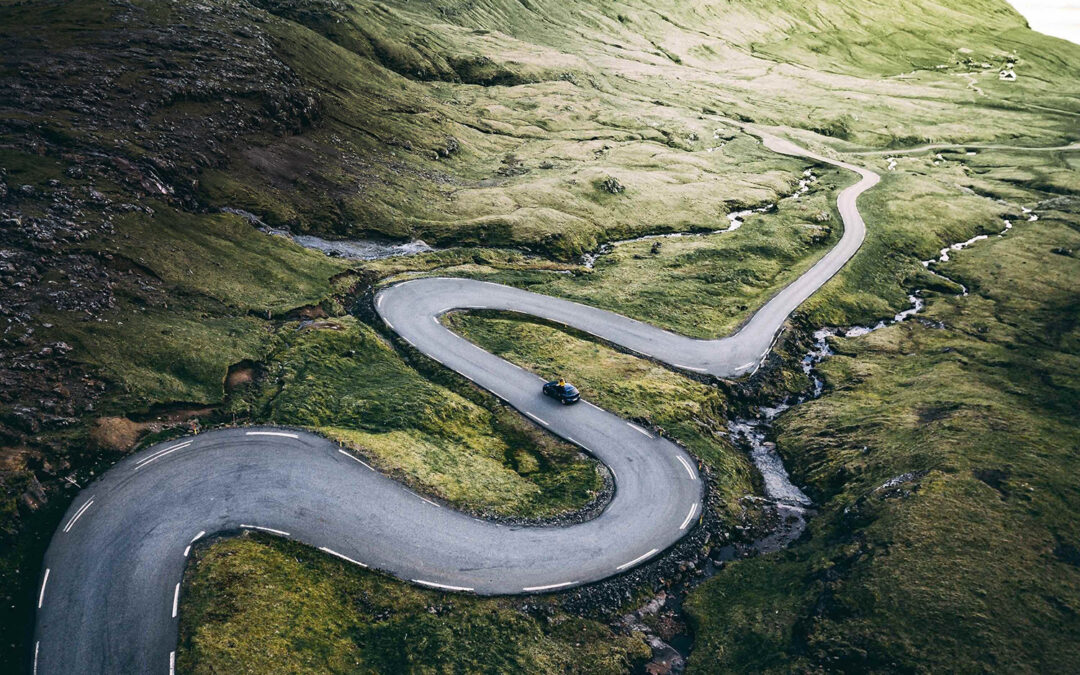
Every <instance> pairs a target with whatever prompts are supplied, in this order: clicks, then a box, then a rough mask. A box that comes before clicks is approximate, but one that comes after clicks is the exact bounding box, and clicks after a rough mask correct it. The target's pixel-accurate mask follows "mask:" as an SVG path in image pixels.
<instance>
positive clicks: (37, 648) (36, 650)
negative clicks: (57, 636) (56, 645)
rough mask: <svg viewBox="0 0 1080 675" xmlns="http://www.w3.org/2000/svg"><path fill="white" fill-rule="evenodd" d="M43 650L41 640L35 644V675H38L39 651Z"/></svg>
mask: <svg viewBox="0 0 1080 675" xmlns="http://www.w3.org/2000/svg"><path fill="white" fill-rule="evenodd" d="M40 650H41V640H38V641H37V642H35V643H34V675H37V660H38V651H40Z"/></svg>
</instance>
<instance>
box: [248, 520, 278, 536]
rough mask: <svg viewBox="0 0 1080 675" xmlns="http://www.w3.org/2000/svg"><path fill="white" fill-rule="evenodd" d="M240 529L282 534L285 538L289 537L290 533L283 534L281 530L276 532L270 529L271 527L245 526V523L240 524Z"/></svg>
mask: <svg viewBox="0 0 1080 675" xmlns="http://www.w3.org/2000/svg"><path fill="white" fill-rule="evenodd" d="M240 527H243V528H245V529H248V530H262V531H263V532H270V533H272V534H280V535H281V536H283V537H287V536H289V533H288V532H282V531H281V530H275V529H273V528H270V527H260V526H258V525H245V524H243V523H240Z"/></svg>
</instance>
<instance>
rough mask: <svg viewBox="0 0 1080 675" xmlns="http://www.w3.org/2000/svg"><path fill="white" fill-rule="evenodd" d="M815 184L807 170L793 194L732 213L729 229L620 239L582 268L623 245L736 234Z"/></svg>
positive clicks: (585, 258) (587, 259)
mask: <svg viewBox="0 0 1080 675" xmlns="http://www.w3.org/2000/svg"><path fill="white" fill-rule="evenodd" d="M815 182H817V177H816V176H815V175H814V171H813V169H807V170H806V171H803V174H802V178H800V179H799V182H798V185H797V187H796V188H795V191H794V192H792V193H791V194H789V195H786V196H784V197H781V198H780V199H779V200H777V201H776V202H775V203H769V204H765V205H763V206H759V207H757V208H753V209H743V210H740V211H731V212H730V213H728V214H727V216H726V218H727V221H728V226H727V227H724V228H721V229H719V230H706V231H703V232H664V233H661V234H646V235H642V236H640V237H632V238H630V239H619V240H617V241H611V242H607V243H605V244H601V245H600V247H599V248H598V249H596V250H595V251H593V252H592V253H586V254H585V255H583V256H581V264H582V266H584V267H586V268H588V269H592V268H593V266H594V265H596V259H597V258H599V257H600V256H602V255H607V254H609V253H611V252H612V251H614V250H615V247H616V246H620V245H622V244H630V243H633V242H637V241H648V240H650V239H678V238H682V237H705V236H708V235H713V234H724V233H726V232H734V231H735V230H737V229H739V228H740V227H742V226H743V223H744V222H746V218H747V217H749V216H751V215H753V214H755V213H768V212H769V211H772V210H774V209H776V207H777V206H778V205H779V203H780V202H782V201H784V200H787V199H799V198H800V197H802V196H803V195H804V194H806V193H807V192H809V191H810V186H811V185H813V184H814V183H815Z"/></svg>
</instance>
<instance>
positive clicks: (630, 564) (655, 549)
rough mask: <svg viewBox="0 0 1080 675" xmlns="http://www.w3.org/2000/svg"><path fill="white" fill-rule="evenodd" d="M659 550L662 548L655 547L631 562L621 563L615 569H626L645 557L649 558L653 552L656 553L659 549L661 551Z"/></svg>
mask: <svg viewBox="0 0 1080 675" xmlns="http://www.w3.org/2000/svg"><path fill="white" fill-rule="evenodd" d="M659 550H660V549H658V548H654V549H653V550H651V551H649V552H648V553H646V554H644V555H639V556H638V557H636V558H634V559H633V560H631V561H630V562H625V563H623V564H621V565H619V566H618V567H616V568H615V569H616V570H619V571H622V570H624V569H626V568H627V567H630V566H632V565H636V564H638V563H639V562H641V561H642V560H644V559H645V558H648V557H649V556H651V555H652V554H653V553H656V552H657V551H659Z"/></svg>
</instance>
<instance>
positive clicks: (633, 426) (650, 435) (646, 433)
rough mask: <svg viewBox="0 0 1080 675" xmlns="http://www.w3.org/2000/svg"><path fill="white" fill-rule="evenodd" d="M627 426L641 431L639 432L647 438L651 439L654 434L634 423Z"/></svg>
mask: <svg viewBox="0 0 1080 675" xmlns="http://www.w3.org/2000/svg"><path fill="white" fill-rule="evenodd" d="M626 424H627V425H629V426H630V428H632V429H633V430H634V431H639V432H641V433H643V434H645V435H646V436H648V437H649V438H652V434H650V433H649V432H648V431H645V430H644V429H642V428H641V427H639V426H638V425H636V424H634V423H633V422H627V423H626Z"/></svg>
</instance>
